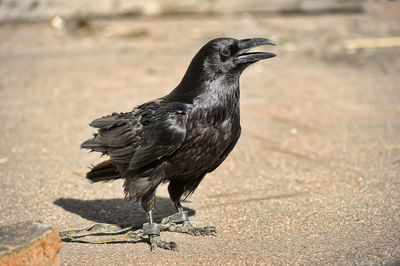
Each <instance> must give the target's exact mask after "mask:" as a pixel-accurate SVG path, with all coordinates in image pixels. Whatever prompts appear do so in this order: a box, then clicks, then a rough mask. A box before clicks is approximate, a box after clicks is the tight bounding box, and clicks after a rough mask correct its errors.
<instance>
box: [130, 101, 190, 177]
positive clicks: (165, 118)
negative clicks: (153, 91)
mask: <svg viewBox="0 0 400 266" xmlns="http://www.w3.org/2000/svg"><path fill="white" fill-rule="evenodd" d="M191 108H192V107H191V105H189V104H180V103H161V104H156V105H151V106H146V108H144V110H143V112H142V113H141V119H140V124H141V125H142V126H143V128H142V130H141V140H142V141H141V145H140V146H139V148H138V149H137V150H136V152H135V154H134V155H133V157H132V159H131V161H130V163H129V168H128V171H129V172H136V171H137V170H139V169H140V168H142V167H144V166H146V165H151V164H152V163H154V162H155V161H158V160H160V159H161V158H163V157H166V156H168V155H170V154H172V153H173V152H174V151H175V150H176V149H178V148H179V147H180V145H181V144H182V142H183V141H184V139H185V136H186V121H187V117H188V113H189V112H190V110H191Z"/></svg>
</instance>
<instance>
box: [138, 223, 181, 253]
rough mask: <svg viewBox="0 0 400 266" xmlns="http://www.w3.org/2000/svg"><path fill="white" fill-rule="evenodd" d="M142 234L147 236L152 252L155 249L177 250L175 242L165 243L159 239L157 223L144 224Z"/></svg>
mask: <svg viewBox="0 0 400 266" xmlns="http://www.w3.org/2000/svg"><path fill="white" fill-rule="evenodd" d="M143 233H144V234H145V235H148V236H149V240H150V248H151V250H154V249H155V248H156V247H159V248H164V249H168V250H176V251H177V250H178V245H176V243H175V242H167V241H162V240H161V239H160V225H159V224H157V223H151V224H148V223H146V224H144V225H143Z"/></svg>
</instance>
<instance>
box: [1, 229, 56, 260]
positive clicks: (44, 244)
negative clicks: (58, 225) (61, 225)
mask: <svg viewBox="0 0 400 266" xmlns="http://www.w3.org/2000/svg"><path fill="white" fill-rule="evenodd" d="M60 248H61V238H60V235H59V234H58V233H57V232H55V231H54V230H53V229H51V228H50V227H49V226H47V225H45V224H43V223H41V222H21V223H16V224H10V225H3V226H1V227H0V265H60V261H59V257H58V251H59V250H60Z"/></svg>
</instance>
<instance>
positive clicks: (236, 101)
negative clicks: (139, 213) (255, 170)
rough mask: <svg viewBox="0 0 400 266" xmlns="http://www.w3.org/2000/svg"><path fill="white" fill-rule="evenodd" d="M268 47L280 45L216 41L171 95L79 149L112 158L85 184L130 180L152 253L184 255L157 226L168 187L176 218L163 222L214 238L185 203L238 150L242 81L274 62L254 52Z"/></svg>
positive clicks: (103, 127) (106, 119) (102, 123)
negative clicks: (159, 201) (161, 191)
mask: <svg viewBox="0 0 400 266" xmlns="http://www.w3.org/2000/svg"><path fill="white" fill-rule="evenodd" d="M262 45H273V46H275V45H276V44H275V43H274V42H273V41H272V40H270V39H266V38H248V39H240V40H238V39H234V38H217V39H213V40H211V41H209V42H207V43H206V44H205V45H204V46H203V47H201V48H200V50H199V51H198V52H197V53H196V55H195V56H194V57H193V59H192V61H191V62H190V64H189V67H188V68H187V71H186V73H185V74H184V76H183V78H182V80H181V82H180V83H179V84H178V85H177V86H176V87H175V89H173V90H172V91H171V92H170V93H169V94H167V95H166V96H163V97H161V98H158V99H155V100H152V101H148V102H146V103H144V104H142V105H139V106H137V107H135V108H133V110H132V111H130V112H121V113H112V114H111V115H107V116H103V117H101V118H98V119H95V120H93V121H92V122H91V123H90V124H89V125H90V126H91V127H93V128H96V129H97V133H95V134H94V135H93V137H92V138H90V139H88V140H86V141H85V142H83V143H82V144H81V148H83V149H88V150H90V151H94V152H99V153H101V154H102V155H105V156H108V157H109V158H107V160H105V161H103V162H101V163H99V164H97V165H95V166H93V167H92V168H91V169H90V171H89V172H88V173H87V174H86V177H87V178H88V179H89V180H90V181H92V182H99V181H112V180H115V179H120V178H122V179H124V184H123V187H124V192H125V196H126V197H127V198H128V199H130V200H132V201H136V202H140V203H141V205H142V207H143V209H144V211H145V212H146V214H147V221H148V222H147V223H145V224H144V225H143V233H144V235H145V236H148V240H149V244H150V245H151V247H152V248H156V247H159V248H164V249H169V250H177V249H178V246H177V244H176V243H175V242H172V241H171V242H168V241H163V240H161V238H160V224H159V223H156V222H155V221H154V219H153V210H154V208H155V201H156V197H155V194H156V189H157V187H158V186H159V185H160V184H163V183H168V192H169V196H170V199H171V201H172V202H173V204H174V206H175V208H176V210H177V213H175V214H174V215H171V216H169V217H167V218H165V219H167V221H169V222H170V223H172V224H174V226H173V227H172V228H170V231H175V232H183V233H188V234H192V235H215V234H216V228H215V227H214V226H206V227H204V228H197V227H195V226H193V225H192V224H191V223H190V221H189V219H188V214H187V211H184V209H183V207H182V205H181V200H182V199H184V198H186V197H188V196H190V195H191V194H192V193H193V192H194V191H195V190H196V188H197V187H198V185H199V184H200V182H201V181H202V180H203V178H204V176H205V175H206V174H208V173H211V172H212V171H214V170H215V169H216V168H217V167H218V166H219V165H220V164H221V163H222V162H223V161H224V160H225V159H226V158H227V156H228V154H229V153H230V152H231V151H232V150H233V148H234V147H235V145H236V143H237V141H238V139H239V137H240V134H241V126H240V88H239V87H240V86H239V78H240V76H241V74H242V72H243V71H244V70H245V69H246V68H247V67H248V66H250V65H252V64H253V63H255V62H257V61H260V60H263V59H267V58H272V57H274V56H276V55H275V54H273V53H269V52H248V51H249V50H250V49H252V48H254V47H258V46H262Z"/></svg>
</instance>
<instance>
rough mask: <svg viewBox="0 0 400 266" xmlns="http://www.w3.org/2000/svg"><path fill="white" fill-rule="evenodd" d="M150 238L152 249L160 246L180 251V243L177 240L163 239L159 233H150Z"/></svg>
mask: <svg viewBox="0 0 400 266" xmlns="http://www.w3.org/2000/svg"><path fill="white" fill-rule="evenodd" d="M149 239H150V246H151V250H153V249H155V248H157V247H159V248H163V249H168V250H175V251H178V245H177V244H176V243H175V242H173V241H171V242H167V241H162V240H161V239H160V236H159V235H149Z"/></svg>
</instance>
